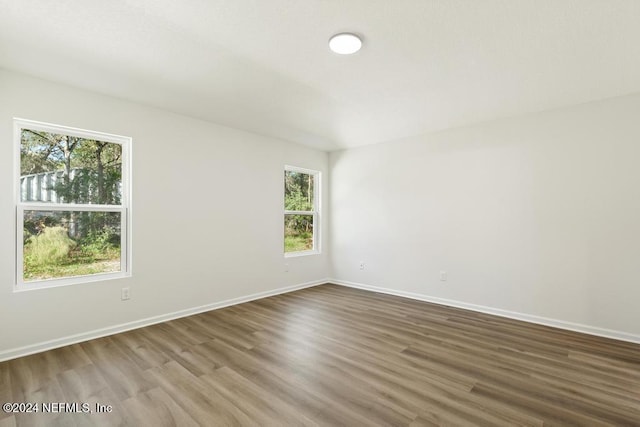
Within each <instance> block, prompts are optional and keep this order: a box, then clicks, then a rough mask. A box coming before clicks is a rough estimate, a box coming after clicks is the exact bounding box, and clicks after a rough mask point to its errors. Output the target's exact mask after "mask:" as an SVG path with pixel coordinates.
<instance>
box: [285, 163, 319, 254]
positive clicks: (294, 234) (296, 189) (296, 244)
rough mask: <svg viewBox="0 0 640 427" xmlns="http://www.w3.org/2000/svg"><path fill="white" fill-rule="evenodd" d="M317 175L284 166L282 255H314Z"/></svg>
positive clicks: (317, 214)
mask: <svg viewBox="0 0 640 427" xmlns="http://www.w3.org/2000/svg"><path fill="white" fill-rule="evenodd" d="M319 185H320V172H318V171H312V170H308V169H302V168H297V167H293V166H285V169H284V252H285V256H292V255H305V254H313V253H318V252H319V250H320V242H319V237H318V236H319V224H320V219H319V214H320V209H319V207H320V200H319V197H318V195H319V194H320V191H319Z"/></svg>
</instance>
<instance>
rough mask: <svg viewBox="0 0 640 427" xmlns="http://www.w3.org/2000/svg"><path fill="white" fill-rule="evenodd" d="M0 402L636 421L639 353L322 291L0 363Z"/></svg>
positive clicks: (462, 421)
mask: <svg viewBox="0 0 640 427" xmlns="http://www.w3.org/2000/svg"><path fill="white" fill-rule="evenodd" d="M0 400H2V402H0V403H3V402H5V401H8V402H38V403H42V402H69V403H72V402H78V403H89V404H90V408H91V409H92V410H93V411H94V413H90V414H89V413H73V412H58V413H47V414H43V413H42V412H40V413H38V414H15V415H14V414H7V413H4V412H0V427H5V426H39V425H42V426H76V425H77V426H85V425H110V426H111V425H114V426H115V425H123V426H173V425H178V426H197V425H202V426H227V425H229V426H230V425H241V426H257V425H260V426H285V425H296V426H297V425H300V426H315V425H331V426H338V425H344V426H364V425H390V426H432V425H451V426H467V425H469V426H471V425H473V426H476V425H478V426H483V425H486V426H513V425H525V426H542V425H584V426H601V425H615V426H622V425H628V426H640V345H636V344H630V343H624V342H619V341H614V340H609V339H604V338H596V337H592V336H587V335H582V334H578V333H573V332H567V331H562V330H558V329H552V328H548V327H544V326H539V325H533V324H529V323H524V322H518V321H513V320H508V319H504V318H500V317H494V316H490V315H485V314H479V313H474V312H469V311H465V310H460V309H455V308H449V307H443V306H439V305H434V304H428V303H424V302H418V301H413V300H408V299H404V298H399V297H393V296H389V295H382V294H376V293H372V292H367V291H361V290H356V289H350V288H344V287H340V286H335V285H322V286H317V287H314V288H309V289H305V290H302V291H298V292H293V293H289V294H285V295H279V296H275V297H271V298H266V299H263V300H259V301H254V302H250V303H246V304H241V305H237V306H233V307H228V308H225V309H220V310H216V311H211V312H208V313H204V314H200V315H196V316H191V317H187V318H183V319H179V320H174V321H171V322H166V323H162V324H158V325H154V326H150V327H146V328H142V329H137V330H134V331H130V332H126V333H122V334H118V335H113V336H110V337H106V338H101V339H96V340H92V341H88V342H84V343H80V344H76V345H71V346H68V347H64V348H60V349H57V350H52V351H47V352H44V353H40V354H36V355H33V356H28V357H23V358H19V359H15V360H12V361H8V362H4V363H0ZM96 403H99V404H102V405H112V406H113V409H112V412H109V413H95V405H96Z"/></svg>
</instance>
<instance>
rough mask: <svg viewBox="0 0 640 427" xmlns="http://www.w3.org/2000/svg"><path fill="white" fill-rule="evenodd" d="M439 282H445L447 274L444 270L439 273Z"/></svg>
mask: <svg viewBox="0 0 640 427" xmlns="http://www.w3.org/2000/svg"><path fill="white" fill-rule="evenodd" d="M440 280H441V281H443V282H446V281H447V272H446V271H444V270H442V271H440Z"/></svg>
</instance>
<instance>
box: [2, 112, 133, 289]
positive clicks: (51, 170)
mask: <svg viewBox="0 0 640 427" xmlns="http://www.w3.org/2000/svg"><path fill="white" fill-rule="evenodd" d="M15 139H16V144H17V146H18V159H17V161H18V165H19V166H18V167H17V168H16V169H17V170H18V173H17V176H16V180H17V182H16V189H17V191H16V196H17V197H16V199H17V200H16V206H17V209H16V213H17V215H16V223H17V232H16V248H17V251H16V252H17V253H16V255H17V256H16V259H17V262H16V290H25V289H34V288H42V287H50V286H59V285H67V284H72V283H81V282H87V281H94V280H103V279H107V278H116V277H124V276H127V275H129V274H130V271H131V265H130V240H129V236H130V212H129V206H130V200H129V197H130V189H129V156H128V154H129V146H130V144H131V139H130V138H127V137H122V136H117V135H108V134H104V133H99V132H92V131H85V130H80V129H73V128H68V127H63V126H57V125H51V124H46V123H39V122H33V121H29V120H20V119H16V120H15Z"/></svg>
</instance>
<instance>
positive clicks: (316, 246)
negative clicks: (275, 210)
mask: <svg viewBox="0 0 640 427" xmlns="http://www.w3.org/2000/svg"><path fill="white" fill-rule="evenodd" d="M284 172H298V173H304V174H307V175H311V176H313V211H290V210H287V209H285V210H284V215H283V218H285V217H286V216H287V215H312V216H313V249H310V250H307V251H296V252H284V257H285V258H292V257H298V256H306V255H317V254H319V253H320V240H321V239H320V235H321V234H320V231H321V230H320V229H321V226H320V219H321V215H320V207H321V203H320V194H322V193H321V191H320V189H321V186H320V185H321V184H320V182H321V177H322V173H321V172H320V171H317V170H313V169H305V168H300V167H297V166H290V165H285V166H284ZM283 198H284V190H283ZM283 204H284V203H283ZM283 224H284V221H283ZM282 238H283V239H284V231H283V233H282ZM283 247H284V244H283Z"/></svg>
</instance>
